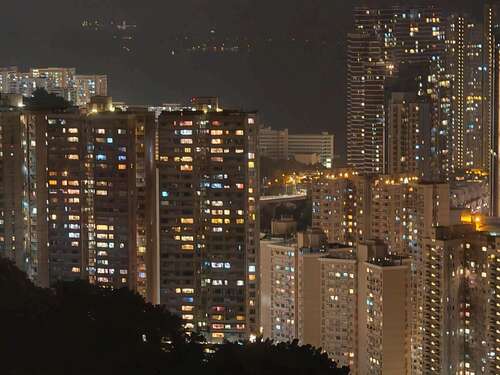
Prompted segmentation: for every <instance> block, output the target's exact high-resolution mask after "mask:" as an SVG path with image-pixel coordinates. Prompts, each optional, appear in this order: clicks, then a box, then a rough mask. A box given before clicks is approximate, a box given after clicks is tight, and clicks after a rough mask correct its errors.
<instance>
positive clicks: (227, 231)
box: [158, 111, 259, 342]
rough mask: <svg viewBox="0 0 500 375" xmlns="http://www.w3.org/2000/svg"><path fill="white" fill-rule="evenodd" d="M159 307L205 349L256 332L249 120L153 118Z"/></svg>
mask: <svg viewBox="0 0 500 375" xmlns="http://www.w3.org/2000/svg"><path fill="white" fill-rule="evenodd" d="M158 126H159V128H158V141H159V161H158V181H159V182H158V189H159V190H158V199H159V201H160V203H159V211H158V220H159V223H160V224H159V246H160V264H159V272H160V302H161V303H162V304H165V305H166V306H167V308H168V309H169V310H171V311H172V312H175V313H177V314H179V315H181V316H182V318H183V321H184V323H185V326H186V327H187V328H189V329H192V330H197V331H199V332H201V333H203V334H205V336H206V338H207V340H209V341H212V342H217V341H223V340H226V339H227V340H236V339H247V338H249V337H250V336H254V335H257V333H258V297H259V296H258V288H257V285H258V272H257V265H258V258H257V257H258V252H257V250H258V246H259V230H258V228H259V226H258V220H259V218H258V214H259V212H258V197H259V175H258V167H259V165H258V163H259V158H258V144H257V140H258V132H259V128H258V124H257V119H256V115H255V113H246V112H238V111H206V112H200V111H185V112H165V113H163V114H162V115H161V116H160V118H159V125H158Z"/></svg>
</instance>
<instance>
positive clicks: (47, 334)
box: [0, 258, 348, 375]
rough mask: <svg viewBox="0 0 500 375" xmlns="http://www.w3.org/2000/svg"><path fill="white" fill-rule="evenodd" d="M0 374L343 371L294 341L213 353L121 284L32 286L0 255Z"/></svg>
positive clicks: (312, 374)
mask: <svg viewBox="0 0 500 375" xmlns="http://www.w3.org/2000/svg"><path fill="white" fill-rule="evenodd" d="M0 296H1V298H0V353H1V354H2V361H1V362H0V373H1V374H2V375H49V374H50V375H63V374H64V375H67V374H71V375H101V374H103V375H104V374H106V375H109V374H120V375H122V374H124V375H128V374H130V375H132V374H133V375H158V374H183V375H189V374H197V375H198V374H207V375H210V374H214V375H215V374H217V375H224V374H239V375H253V374H263V375H265V374H280V373H291V374H307V375H323V374H332V375H335V374H347V373H348V372H347V370H346V369H337V367H336V365H335V363H334V362H333V361H331V360H330V359H328V357H327V356H326V355H325V354H323V353H321V351H319V350H317V349H314V348H312V347H310V346H299V345H298V344H297V342H296V341H295V342H293V343H288V344H277V345H275V344H273V343H272V342H271V341H258V342H256V343H244V344H238V343H225V344H222V345H219V346H217V347H216V349H215V353H213V354H205V349H207V346H206V345H205V344H203V343H201V342H200V340H199V339H198V337H197V336H195V335H193V334H189V333H187V332H186V331H185V330H184V329H183V327H182V325H181V320H180V318H179V317H177V316H175V315H172V314H171V313H169V312H168V311H166V310H165V308H164V307H162V306H156V305H152V304H149V303H146V302H145V301H144V299H143V298H142V297H141V296H139V295H138V294H136V293H134V292H132V291H130V290H128V289H119V290H111V289H103V288H97V287H95V286H92V285H89V284H88V283H86V282H84V281H74V282H63V283H59V284H57V285H55V287H54V288H53V289H51V290H47V289H42V288H38V287H36V286H35V285H33V283H32V282H31V281H30V280H28V278H27V277H26V275H25V274H24V273H23V272H21V271H20V270H19V269H17V268H16V267H15V266H14V264H13V263H11V262H10V261H8V260H6V259H3V258H0Z"/></svg>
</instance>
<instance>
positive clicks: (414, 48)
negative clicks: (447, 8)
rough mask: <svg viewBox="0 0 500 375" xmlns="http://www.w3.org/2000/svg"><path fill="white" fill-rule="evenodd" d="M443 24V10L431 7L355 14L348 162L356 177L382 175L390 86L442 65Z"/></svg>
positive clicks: (349, 83)
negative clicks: (406, 71) (408, 69)
mask: <svg viewBox="0 0 500 375" xmlns="http://www.w3.org/2000/svg"><path fill="white" fill-rule="evenodd" d="M443 24H444V20H443V18H442V15H441V12H440V10H439V9H438V8H436V7H432V6H421V7H407V6H394V7H391V8H385V9H370V8H356V9H355V11H354V31H353V32H352V33H350V34H349V35H348V40H347V43H348V46H347V108H346V109H347V162H348V165H349V166H350V167H353V168H354V169H355V170H356V171H357V172H359V173H361V174H370V173H383V171H384V165H385V163H386V161H385V160H384V157H385V154H386V152H385V150H384V148H385V143H384V141H385V138H386V113H385V109H384V99H385V98H384V90H385V87H386V81H387V79H389V78H393V77H397V76H398V74H399V71H400V69H401V67H402V66H403V65H406V64H410V65H411V64H422V63H424V64H426V63H429V62H430V61H435V60H439V58H441V56H442V55H443V53H444V28H443ZM436 121H438V120H436ZM436 124H437V122H436Z"/></svg>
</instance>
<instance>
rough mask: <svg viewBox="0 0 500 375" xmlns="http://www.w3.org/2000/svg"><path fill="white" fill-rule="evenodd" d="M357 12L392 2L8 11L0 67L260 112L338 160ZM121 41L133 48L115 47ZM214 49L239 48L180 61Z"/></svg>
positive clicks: (122, 94)
mask: <svg viewBox="0 0 500 375" xmlns="http://www.w3.org/2000/svg"><path fill="white" fill-rule="evenodd" d="M416 2H418V1H414V3H416ZM427 2H429V1H427ZM360 3H364V4H366V3H368V4H370V5H376V4H381V3H383V4H390V3H392V2H390V1H368V2H367V1H364V2H361V1H356V0H354V1H351V0H301V1H300V0H45V1H44V0H23V1H9V2H7V4H2V12H1V14H0V45H1V46H2V47H1V50H2V51H1V53H0V65H3V66H5V65H17V66H19V67H21V68H28V67H29V66H71V67H76V68H77V70H78V71H79V72H81V73H93V72H95V73H105V74H108V76H109V78H108V79H109V84H108V87H109V89H110V90H109V91H110V95H112V96H113V99H114V100H123V101H127V102H130V103H134V104H160V103H164V102H170V103H172V102H185V101H186V99H188V98H189V97H190V96H193V95H210V96H219V97H220V98H221V102H222V104H223V106H225V107H236V108H243V109H257V110H258V111H259V113H260V116H261V119H262V120H263V122H264V123H265V124H267V125H270V126H272V127H275V128H289V129H290V130H292V131H294V132H307V131H325V130H326V131H331V132H334V133H335V134H336V135H337V147H338V153H340V154H342V153H343V149H344V139H345V134H344V133H345V113H344V107H345V98H344V91H345V69H344V65H345V52H344V51H345V35H346V32H348V31H349V29H350V24H351V9H352V6H353V5H357V4H360ZM439 3H440V4H441V5H442V6H447V7H448V8H450V7H451V8H452V9H456V8H457V7H459V6H461V5H460V3H463V4H467V5H465V6H467V7H469V8H470V9H467V10H468V11H469V12H471V13H473V14H475V15H478V16H479V15H480V14H481V2H480V1H471V0H460V1H459V0H447V1H439ZM85 20H92V21H93V20H98V22H99V24H100V25H101V26H100V27H101V29H99V30H97V31H96V30H90V29H85V28H83V27H82V22H83V21H85ZM122 21H126V23H127V24H135V25H137V28H136V29H135V30H133V31H130V32H129V31H126V32H124V34H119V33H118V35H116V34H117V29H116V27H113V26H110V23H111V22H122ZM129 30H132V29H129ZM129 33H130V34H133V40H130V41H128V40H127V41H124V40H120V38H121V37H122V36H127V35H128V34H129ZM115 37H117V38H118V39H116V38H115ZM222 43H224V46H225V47H229V46H235V45H237V46H239V50H238V52H234V51H233V52H224V53H221V52H213V51H199V50H198V51H195V52H188V49H189V48H191V47H193V46H194V47H196V46H199V45H203V44H206V45H208V46H221V45H222ZM242 46H245V48H242ZM248 46H250V47H248ZM127 48H128V49H130V51H127V50H126V49H127Z"/></svg>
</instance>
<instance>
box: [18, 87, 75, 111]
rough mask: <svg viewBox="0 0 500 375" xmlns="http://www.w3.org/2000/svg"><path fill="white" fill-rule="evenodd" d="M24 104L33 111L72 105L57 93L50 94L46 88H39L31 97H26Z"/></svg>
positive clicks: (58, 108) (64, 107)
mask: <svg viewBox="0 0 500 375" xmlns="http://www.w3.org/2000/svg"><path fill="white" fill-rule="evenodd" d="M24 104H25V105H26V108H27V109H30V110H32V111H45V110H64V109H67V108H69V107H71V105H72V104H71V102H68V101H67V100H65V99H64V98H62V97H60V96H57V95H56V94H49V93H48V92H47V91H46V90H45V89H44V88H38V89H36V90H35V91H34V92H33V95H32V96H31V97H25V98H24Z"/></svg>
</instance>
